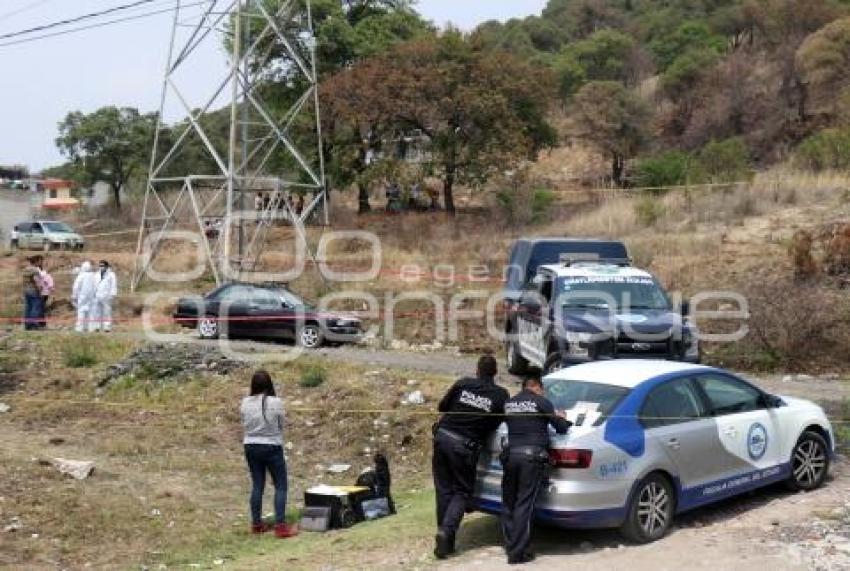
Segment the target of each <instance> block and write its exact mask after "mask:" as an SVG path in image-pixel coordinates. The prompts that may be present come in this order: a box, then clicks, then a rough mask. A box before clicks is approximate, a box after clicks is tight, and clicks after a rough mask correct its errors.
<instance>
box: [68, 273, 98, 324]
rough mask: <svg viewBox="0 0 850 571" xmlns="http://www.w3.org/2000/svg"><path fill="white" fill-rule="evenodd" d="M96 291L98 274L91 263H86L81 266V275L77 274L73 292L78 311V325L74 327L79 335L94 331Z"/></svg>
mask: <svg viewBox="0 0 850 571" xmlns="http://www.w3.org/2000/svg"><path fill="white" fill-rule="evenodd" d="M96 289H97V274H95V273H94V271H93V268H92V265H91V262H89V261H85V262H83V263H82V264H81V265H80V273H78V274H77V277H76V279H75V280H74V287H73V289H72V290H71V303H73V304H74V307H75V308H76V309H77V324H76V327H74V330H75V331H76V332H77V333H85V332H86V331H91V330H92V329H93V326H94V323H93V321H92V314H93V313H94V305H95V299H94V294H95V290H96Z"/></svg>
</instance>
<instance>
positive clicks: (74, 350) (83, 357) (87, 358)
mask: <svg viewBox="0 0 850 571" xmlns="http://www.w3.org/2000/svg"><path fill="white" fill-rule="evenodd" d="M64 356H65V366H66V367H70V368H72V369H86V368H88V367H93V366H94V365H96V364H97V361H98V359H97V355H96V354H95V352H94V350H93V349H92V347H91V345H90V344H89V343H85V342H84V343H69V344H68V345H66V346H65V349H64Z"/></svg>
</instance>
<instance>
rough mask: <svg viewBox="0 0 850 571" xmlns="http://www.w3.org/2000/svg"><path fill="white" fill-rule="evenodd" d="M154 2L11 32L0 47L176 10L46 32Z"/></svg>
mask: <svg viewBox="0 0 850 571" xmlns="http://www.w3.org/2000/svg"><path fill="white" fill-rule="evenodd" d="M155 1H156V0H140V1H139V2H136V3H134V4H127V5H125V6H124V7H116V8H112V9H110V10H107V11H102V12H97V13H94V14H90V15H85V16H78V17H76V18H72V19H69V20H63V21H61V22H54V23H52V24H46V25H44V26H38V27H36V28H30V29H29V30H21V31H19V32H13V33H11V34H4V35H0V40H2V39H3V38H6V39H7V41H5V42H3V41H0V47H6V46H14V45H18V44H24V43H29V42H35V41H38V40H44V39H47V38H53V37H57V36H64V35H68V34H73V33H76V32H82V31H85V30H92V29H95V28H103V27H107V26H111V25H114V24H120V23H123V22H131V21H135V20H141V19H143V18H149V17H151V16H157V15H160V14H165V13H168V12H173V11H174V10H175V9H176V8H175V6H174V3H173V2H168V4H171V6H170V7H168V8H160V9H158V10H151V11H148V12H143V13H140V14H133V15H130V16H124V17H121V18H114V19H112V20H107V21H105V22H95V23H92V24H87V25H83V26H77V27H74V28H70V29H65V30H57V31H54V32H49V31H48V30H51V29H55V28H60V27H62V26H65V25H68V24H69V23H79V22H81V21H86V20H89V19H94V18H97V17H100V16H103V15H106V14H111V13H114V12H116V11H117V10H129V9H132V8H138V7H141V6H143V5H147V4H151V3H153V2H155ZM208 2H209V0H198V1H196V2H190V3H188V4H181V6H180V8H181V9H186V8H193V7H195V6H201V5H204V4H207V3H208ZM150 7H151V8H153V7H154V6H153V5H152V6H150ZM37 31H42V32H46V33H42V34H38V35H29V34H35V33H36V32H37ZM20 36H24V37H20ZM9 38H14V39H9Z"/></svg>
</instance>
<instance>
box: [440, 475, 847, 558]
mask: <svg viewBox="0 0 850 571" xmlns="http://www.w3.org/2000/svg"><path fill="white" fill-rule="evenodd" d="M847 509H850V470H848V466H847V462H846V460H845V461H842V462H841V464H840V465H838V466H836V467H835V469H834V471H833V477H832V480H831V481H830V482H829V484H828V485H827V486H826V487H824V488H822V489H820V490H817V491H815V492H812V493H809V494H802V495H791V494H789V493H787V492H785V491H783V489H782V488H781V487H772V488H769V489H767V490H763V491H757V492H754V493H752V494H750V495H748V496H744V497H742V498H733V499H731V500H728V501H726V502H723V503H721V504H719V505H716V506H711V507H706V508H703V509H700V510H698V511H696V512H693V513H690V514H686V515H683V516H682V517H680V518H679V519H678V520H677V523H676V525H675V529H674V530H673V531H672V532H671V533H670V534H669V535H668V536H667V537H665V538H664V539H662V540H661V541H659V542H657V543H654V544H651V545H643V546H634V545H627V544H624V543H623V540H622V539H621V538H620V537H619V536H618V535H617V534H616V533H615V532H608V531H582V532H572V531H564V530H553V529H538V530H536V532H535V539H534V543H533V549H534V551H535V552H536V554H537V556H538V558H537V560H536V561H534V562H533V563H531V564H528V565H526V566H524V567H523V568H526V569H556V568H567V567H569V568H572V569H630V570H631V571H680V570H681V569H706V570H708V569H712V570H717V571H736V570H740V569H770V570H771V571H804V570H811V569H820V570H830V571H831V570H835V571H838V570H841V569H844V570H846V569H850V549H848V547H850V535H848V532H850V526H848V525H847V524H846V523H842V524H841V525H838V524H836V527H837V528H839V529H838V531H837V533H835V534H833V535H834V536H835V538H833V539H831V540H825V539H824V536H825V535H826V534H824V533H823V532H822V531H821V530H820V529H819V526H818V525H817V524H816V522H817V521H819V520H821V518H823V519H826V520H829V518H830V517H831V516H832V515H833V514H838V513H842V514H843V513H845V511H846V510H847ZM469 525H470V526H473V525H486V526H488V527H489V528H495V523H494V522H486V523H479V521H478V520H476V521H474V522H471V523H470V524H469ZM489 533H490V535H491V537H493V538H494V539H497V538H498V536H497V530H495V529H490V530H489ZM789 535H790V537H788V536H789ZM513 568H515V567H512V566H508V565H507V564H506V562H505V556H504V553H503V551H502V549H501V548H500V547H498V546H489V547H481V548H478V549H472V550H469V551H467V552H465V553H462V554H461V555H460V556H458V557H457V558H455V559H452V560H449V561H447V562H446V563H445V564H443V565H439V566H438V569H444V570H452V569H458V570H460V569H482V570H483V569H488V570H489V569H513Z"/></svg>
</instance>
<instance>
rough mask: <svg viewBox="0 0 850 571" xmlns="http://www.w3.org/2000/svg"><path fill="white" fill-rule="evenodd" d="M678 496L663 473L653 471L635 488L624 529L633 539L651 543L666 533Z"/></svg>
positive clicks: (630, 538)
mask: <svg viewBox="0 0 850 571" xmlns="http://www.w3.org/2000/svg"><path fill="white" fill-rule="evenodd" d="M675 504H676V498H675V496H674V492H673V486H671V485H670V482H669V481H668V480H667V478H665V477H664V476H662V475H660V474H650V475H649V476H647V477H646V478H644V479H643V480H642V481H641V482H640V483H639V484H638V485H637V487H636V488H635V492H634V495H633V496H632V498H631V501H630V503H629V509H628V512H627V513H626V521H625V522H624V523H623V526H622V527H621V528H620V531H621V533H622V534H623V535H624V536H625V537H626V538H627V539H629V540H630V541H633V542H634V543H650V542H652V541H657V540H659V539H661V538H662V537H664V535H665V534H666V533H667V530H668V529H670V524H671V523H672V522H673V514H674V512H675V509H674V508H675Z"/></svg>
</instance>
